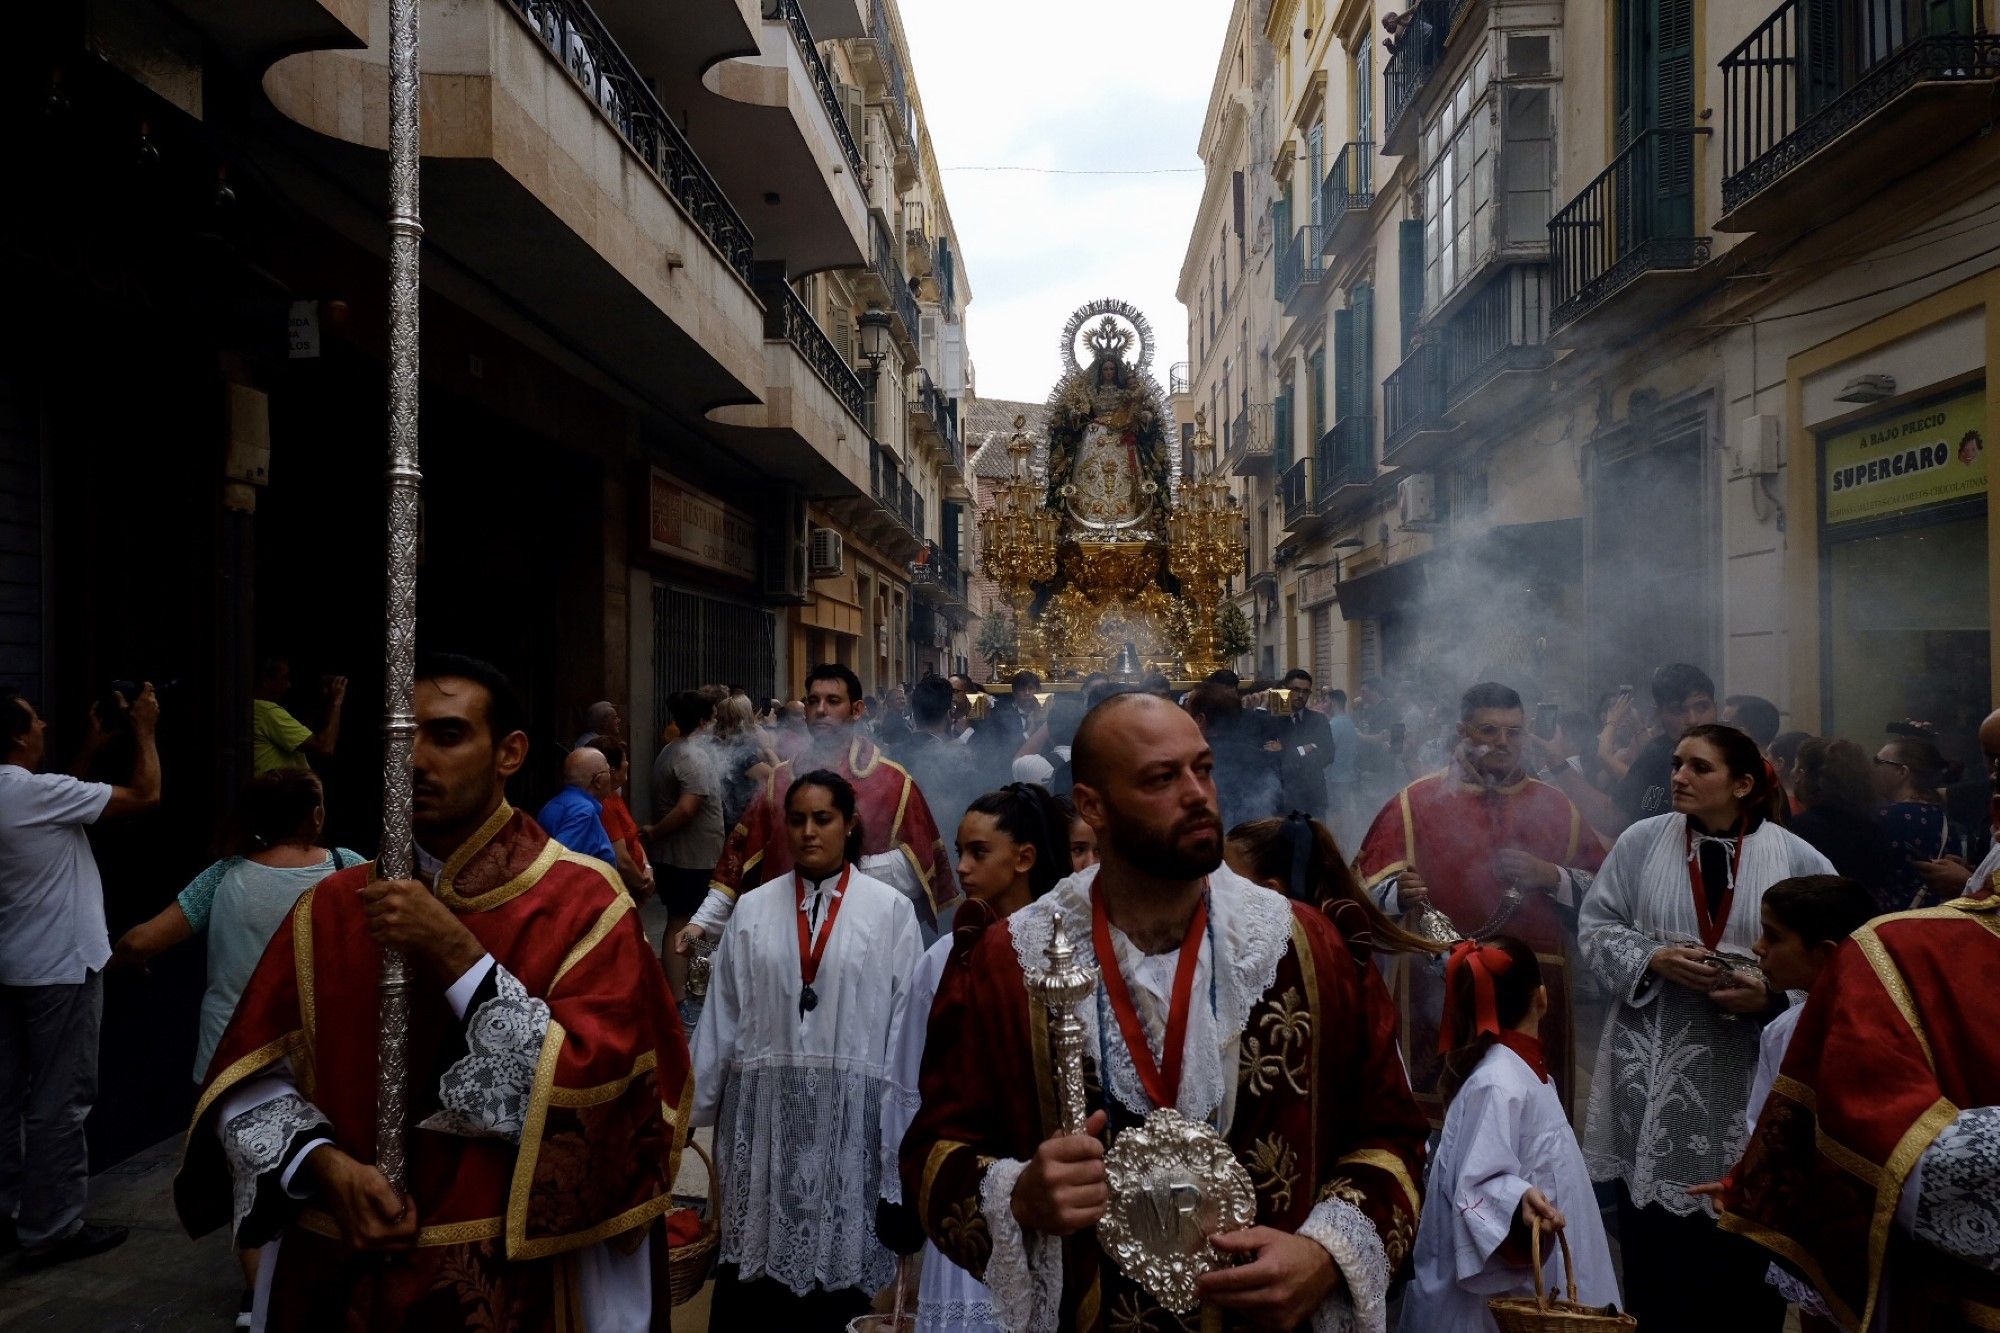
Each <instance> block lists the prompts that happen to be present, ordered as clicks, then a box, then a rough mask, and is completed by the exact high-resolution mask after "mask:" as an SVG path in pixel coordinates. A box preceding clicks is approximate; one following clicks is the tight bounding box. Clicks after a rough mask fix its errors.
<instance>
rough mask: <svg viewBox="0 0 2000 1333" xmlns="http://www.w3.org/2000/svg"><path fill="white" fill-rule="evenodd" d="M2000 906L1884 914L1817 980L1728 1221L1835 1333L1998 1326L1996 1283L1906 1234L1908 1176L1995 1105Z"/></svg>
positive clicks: (1746, 1159)
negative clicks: (1883, 1314) (1804, 1290)
mask: <svg viewBox="0 0 2000 1333" xmlns="http://www.w3.org/2000/svg"><path fill="white" fill-rule="evenodd" d="M1995 996H2000V902H1996V901H1995V900H1992V899H1986V900H1982V901H1974V900H1972V899H1967V898H1961V899H1959V900H1958V901H1956V902H1952V903H1947V904H1945V905H1944V906H1942V907H1933V908H1929V909H1926V910H1923V911H1916V912H1899V913H1895V914H1893V915H1890V916H1885V917H1878V918H1877V919H1876V920H1874V921H1873V922H1870V923H1869V924H1868V925H1866V926H1864V927H1862V928H1861V929H1860V930H1859V931H1857V932H1855V934H1854V937H1853V938H1852V939H1851V940H1849V941H1848V942H1847V943H1846V944H1844V945H1842V946H1841V949H1840V952H1839V953H1838V954H1837V955H1835V957H1834V960H1833V962H1832V963H1831V964H1829V965H1828V967H1827V969H1826V971H1825V972H1824V973H1822V974H1821V975H1820V979H1819V981H1818V982H1817V983H1816V984H1815V985H1814V986H1813V991H1812V997H1811V998H1810V999H1809V1000H1807V1001H1806V1008H1805V1012H1804V1013H1803V1014H1801V1015H1800V1017H1799V1025H1798V1028H1797V1029H1796V1030H1795V1031H1794V1032H1793V1034H1792V1042H1791V1046H1790V1047H1789V1048H1788V1053H1787V1054H1786V1056H1785V1063H1784V1065H1783V1066H1782V1068H1781V1070H1780V1072H1779V1076H1778V1079H1777V1081H1776V1083H1774V1084H1773V1085H1772V1088H1771V1095H1770V1098H1769V1099H1768V1100H1767V1101H1766V1102H1765V1103H1764V1109H1763V1112H1762V1113H1761V1114H1760V1115H1759V1116H1758V1117H1757V1132H1756V1134H1755V1135H1754V1136H1753V1137H1752V1138H1751V1140H1750V1146H1749V1147H1748V1148H1747V1149H1746V1150H1745V1152H1744V1155H1743V1160H1742V1161H1741V1162H1739V1163H1738V1164H1737V1166H1736V1169H1735V1170H1734V1171H1732V1172H1731V1173H1730V1176H1729V1192H1728V1195H1727V1197H1726V1198H1725V1200H1724V1205H1723V1212H1722V1226H1723V1229H1724V1230H1726V1231H1734V1232H1736V1233H1738V1234H1740V1235H1744V1236H1748V1237H1749V1238H1750V1239H1752V1240H1754V1241H1756V1242H1757V1243H1758V1244H1760V1245H1762V1246H1764V1247H1765V1248H1767V1249H1769V1250H1770V1251H1771V1252H1772V1253H1774V1254H1776V1255H1777V1256H1778V1258H1779V1259H1780V1260H1781V1261H1783V1262H1784V1264H1785V1265H1786V1266H1787V1267H1789V1268H1791V1269H1793V1270H1794V1271H1796V1272H1797V1273H1798V1274H1799V1275H1800V1276H1802V1277H1804V1278H1805V1279H1806V1280H1807V1281H1809V1282H1811V1283H1812V1285H1813V1286H1814V1287H1816V1288H1817V1289H1818V1290H1819V1293H1820V1295H1821V1296H1822V1297H1823V1298H1824V1299H1825V1301H1826V1304H1827V1308H1828V1309H1829V1310H1831V1311H1832V1312H1833V1314H1834V1316H1835V1318H1836V1319H1837V1320H1838V1321H1839V1323H1840V1325H1841V1326H1842V1327H1843V1328H1847V1329H1857V1328H1865V1327H1868V1326H1869V1320H1870V1319H1871V1318H1873V1317H1874V1313H1875V1309H1876V1306H1877V1304H1878V1302H1879V1300H1880V1298H1881V1295H1882V1291H1883V1285H1884V1283H1883V1279H1884V1277H1885V1275H1888V1276H1889V1278H1890V1281H1889V1286H1890V1288H1891V1298H1890V1300H1889V1308H1888V1327H1890V1328H1891V1329H1897V1330H1901V1329H1911V1330H1916V1329H1926V1330H1929V1329H1936V1330H1946V1329H1973V1328H1981V1329H1990V1328H2000V1278H1996V1277H1995V1276H1994V1275H1993V1274H1991V1273H1987V1272H1985V1271H1983V1270H1981V1269H1978V1268H1975V1267H1973V1266H1972V1265H1971V1264H1968V1263H1964V1262H1961V1261H1959V1260H1957V1259H1954V1258H1951V1257H1949V1256H1946V1255H1942V1254H1939V1253H1937V1252H1935V1251H1933V1250H1931V1249H1930V1248H1929V1247H1928V1246H1925V1245H1923V1244H1921V1243H1919V1242H1917V1241H1914V1240H1912V1239H1910V1238H1909V1237H1907V1236H1905V1235H1903V1234H1901V1232H1900V1231H1898V1229H1897V1228H1896V1226H1895V1224H1894V1218H1895V1214H1896V1206H1897V1203H1898V1202H1899V1201H1900V1199H1901V1197H1902V1192H1903V1186H1904V1183H1905V1182H1906V1181H1907V1180H1908V1179H1909V1176H1910V1172H1911V1170H1912V1169H1913V1168H1914V1167H1915V1166H1916V1164H1917V1160H1918V1159H1919V1158H1920V1157H1922V1156H1923V1154H1924V1150H1925V1149H1926V1148H1928V1147H1929V1146H1930V1144H1931V1141H1932V1140H1933V1139H1935V1138H1936V1137H1937V1135H1938V1133H1939V1131H1941V1130H1942V1129H1944V1127H1945V1126H1946V1125H1948V1124H1950V1123H1951V1121H1952V1120H1953V1118H1955V1117H1956V1116H1957V1114H1958V1112H1959V1111H1960V1110H1962V1109H1965V1108H1969V1107H1975V1106H1995V1105H2000V1024H1996V1023H1995V1021H1994V1014H1993V1001H1994V997H1995Z"/></svg>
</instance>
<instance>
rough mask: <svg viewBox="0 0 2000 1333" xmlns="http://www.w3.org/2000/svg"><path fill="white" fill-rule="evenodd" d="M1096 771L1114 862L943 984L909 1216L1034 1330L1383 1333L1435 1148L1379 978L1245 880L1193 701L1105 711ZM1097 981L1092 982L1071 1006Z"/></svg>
mask: <svg viewBox="0 0 2000 1333" xmlns="http://www.w3.org/2000/svg"><path fill="white" fill-rule="evenodd" d="M1073 763H1074V766H1075V771H1076V789H1075V799H1076V803H1077V808H1078V811H1079V813H1080V815H1081V816H1082V818H1083V819H1084V820H1086V821H1087V822H1088V823H1089V824H1090V825H1091V827H1092V828H1093V829H1095V830H1096V832H1097V835H1098V845H1099V850H1100V854H1101V856H1102V861H1101V864H1100V865H1099V866H1098V867H1096V868H1095V869H1094V870H1088V871H1085V872H1083V873H1081V874H1078V875H1074V876H1072V877H1070V878H1069V879H1067V880H1065V881H1064V882H1063V883H1062V884H1060V885H1058V886H1057V887H1056V888H1055V889H1054V890H1053V891H1051V892H1050V893H1049V894H1048V895H1046V896H1044V897H1043V898H1041V899H1039V900H1037V901H1036V902H1035V903H1033V904H1031V905H1030V906H1028V907H1026V908H1023V909H1022V910H1020V911H1019V912H1016V913H1015V914H1014V915H1013V916H1012V917H1010V918H1008V919H1007V920H1006V921H1005V922H1002V923H1000V924H999V925H996V926H993V927H991V928H989V929H988V930H987V931H986V933H985V934H984V936H982V937H981V939H980V940H979V942H978V943H977V944H976V945H975V946H974V947H973V948H972V950H971V952H970V953H969V954H968V955H967V956H966V958H965V960H964V962H963V963H962V964H960V965H955V967H954V968H953V970H951V971H950V972H948V973H947V975H946V977H945V980H944V983H943V986H942V988H941V990H940V993H939V995H938V998H937V1001H936V1004H935V1005H934V1007H933V1009H932V1013H931V1029H932V1034H933V1036H932V1039H931V1041H930V1043H929V1045H928V1047H927V1050H926V1055H925V1062H924V1070H923V1076H922V1081H921V1096H922V1106H921V1109H920V1110H919V1111H918V1113H917V1117H916V1120H915V1122H914V1123H913V1124H912V1126H911V1128H910V1131H909V1132H908V1134H906V1135H905V1136H904V1139H903V1143H902V1152H901V1167H902V1173H903V1197H904V1199H905V1200H906V1201H907V1202H909V1203H911V1204H912V1205H913V1206H914V1207H915V1209H916V1211H917V1213H918V1215H919V1217H920V1219H921V1221H922V1223H923V1225H924V1228H925V1230H926V1232H927V1233H928V1234H929V1235H930V1238H931V1239H932V1240H933V1241H934V1242H935V1243H936V1244H937V1246H938V1248H939V1250H940V1251H942V1252H943V1253H944V1254H945V1255H946V1257H948V1258H950V1259H951V1260H952V1261H953V1262H955V1263H957V1264H959V1265H960V1266H961V1267H964V1268H965V1269H967V1270H968V1271H970V1272H971V1273H973V1274H974V1275H975V1276H977V1277H980V1278H981V1279H982V1280H983V1281H985V1282H986V1284H987V1285H988V1286H989V1287H990V1288H991V1289H992V1292H993V1298H994V1303H995V1307H996V1311H997V1312H998V1313H999V1315H1000V1318H1001V1322H1002V1323H1003V1324H1004V1325H1005V1326H1006V1327H1008V1328H1010V1329H1017V1330H1031V1331H1041V1330H1054V1329H1057V1328H1062V1329H1077V1330H1098V1329H1112V1328H1135V1327H1151V1326H1154V1325H1155V1324H1156V1323H1158V1322H1160V1321H1163V1320H1164V1321H1172V1322H1177V1317H1179V1316H1188V1315H1191V1314H1192V1313H1193V1312H1194V1311H1196V1310H1204V1311H1206V1310H1208V1309H1211V1308H1212V1309H1213V1310H1215V1311H1217V1312H1221V1313H1223V1314H1225V1315H1226V1317H1228V1318H1231V1319H1235V1320H1241V1321H1247V1322H1249V1323H1253V1324H1255V1325H1257V1326H1260V1327H1266V1328H1297V1327H1303V1326H1305V1325H1307V1324H1308V1322H1312V1323H1315V1324H1317V1323H1318V1322H1319V1321H1321V1320H1322V1319H1325V1320H1329V1321H1330V1320H1336V1319H1337V1320H1343V1321H1349V1320H1351V1322H1352V1325H1353V1326H1354V1327H1357V1328H1360V1329H1363V1330H1379V1329H1381V1328H1382V1327H1383V1318H1384V1304H1385V1299H1386V1295H1387V1291H1388V1286H1389V1281H1390V1277H1391V1275H1392V1274H1393V1273H1394V1272H1395V1271H1396V1269H1398V1268H1399V1267H1400V1266H1401V1265H1402V1263H1403V1261H1404V1259H1405V1258H1406V1256H1407V1255H1408V1252H1409V1248H1410V1244H1411V1241H1412V1240H1413V1238H1414V1237H1415V1235H1416V1224H1417V1209H1418V1205H1419V1201H1420V1198H1421V1195H1420V1192H1419V1190H1418V1189H1417V1186H1416V1183H1415V1182H1416V1180H1417V1178H1418V1176H1419V1174H1420V1173H1421V1170H1422V1162H1423V1150H1424V1135H1425V1125H1424V1120H1423V1117H1422V1115H1421V1114H1420V1113H1419V1112H1418V1110H1417V1107H1416V1104H1415V1102H1414V1101H1413V1100H1412V1099H1411V1097H1410V1092H1409V1087H1408V1085H1407V1084H1406V1083H1405V1081H1404V1078H1403V1074H1402V1069H1401V1065H1400V1063H1399V1061H1398V1057H1397V1053H1396V1044H1395V1019H1394V1015H1393V1013H1392V1012H1391V1009H1390V1005H1389V997H1388V994H1387V992H1386V991H1385V990H1384V988H1383V985H1382V982H1381V980H1380V978H1379V977H1378V976H1377V975H1376V973H1375V972H1374V970H1373V969H1372V968H1369V967H1368V966H1366V965H1365V963H1364V962H1363V961H1362V960H1361V959H1360V958H1358V957H1357V953H1356V951H1355V950H1354V949H1353V947H1352V946H1351V945H1350V943H1349V941H1347V940H1346V939H1344V938H1343V937H1342V935H1341V934H1340V932H1339V930H1338V929H1336V928H1335V927H1334V926H1333V924H1332V923H1331V922H1329V921H1328V920H1327V919H1326V918H1325V917H1324V916H1323V915H1321V914H1320V913H1319V911H1318V910H1317V909H1315V908H1311V907H1308V906H1305V905H1303V904H1294V903H1292V902H1290V901H1289V900H1288V899H1286V898H1285V897H1284V896H1283V895H1281V894H1277V893H1273V892H1271V891H1270V890H1268V889H1264V888H1261V887H1259V886H1257V885H1255V884H1252V883H1251V882H1249V881H1248V880H1245V879H1242V878H1241V877H1239V876H1237V875H1235V874H1234V873H1232V872H1231V871H1229V870H1228V869H1226V868H1224V867H1223V866H1222V864H1221V862H1222V846H1223V830H1222V823H1221V819H1220V817H1219V814H1218V811H1217V804H1216V794H1215V784H1214V780H1213V776H1212V770H1213V765H1214V758H1213V755H1212V754H1211V753H1210V752H1209V749H1208V746H1207V744H1206V743H1205V742H1204V741H1203V739H1202V736H1201V733H1200V731H1199V730H1198V729H1197V728H1196V727H1195V725H1194V723H1193V721H1192V720H1191V719H1189V718H1188V716H1187V715H1186V714H1185V713H1183V712H1181V711H1180V710H1179V709H1177V708H1175V707H1174V706H1173V704H1172V703H1171V702H1170V701H1167V700H1164V699H1159V698H1155V697H1153V696H1150V695H1145V694H1122V695H1114V696H1112V697H1111V698H1109V699H1107V700H1105V701H1104V702H1102V703H1101V704H1099V705H1098V706H1097V707H1096V708H1095V709H1093V710H1092V711H1091V713H1090V714H1089V715H1088V716H1087V717H1086V718H1085V719H1084V722H1083V725H1082V727H1081V728H1080V729H1079V730H1078V732H1077V736H1076V745H1075V749H1074V751H1073ZM1058 930H1060V932H1061V935H1062V940H1061V942H1060V944H1059V943H1058V941H1057V939H1056V934H1057V931H1058ZM1078 969H1081V971H1082V972H1083V974H1084V975H1085V976H1093V975H1094V977H1095V982H1094V984H1092V983H1090V982H1088V981H1086V982H1083V983H1082V984H1079V985H1075V986H1071V985H1069V984H1068V982H1067V981H1065V982H1064V984H1063V985H1061V986H1060V987H1054V988H1052V987H1051V985H1050V984H1049V978H1050V977H1051V976H1055V975H1062V976H1064V977H1065V978H1073V977H1075V975H1076V971H1077V970H1078ZM1076 994H1083V995H1084V997H1085V998H1083V999H1081V1000H1080V1001H1075V1002H1074V1004H1073V1009H1066V1010H1065V1012H1063V1013H1060V1014H1058V1013H1055V1012H1054V1010H1055V1009H1057V1008H1063V1007H1064V1006H1062V1005H1058V1004H1053V1003H1052V1002H1051V1001H1050V1000H1049V999H1048V998H1047V997H1049V996H1051V995H1072V996H1073V995H1076ZM1075 1046H1081V1048H1082V1049H1081V1054H1082V1060H1081V1061H1080V1062H1077V1061H1074V1060H1073V1059H1072V1058H1070V1057H1072V1056H1073V1055H1074V1054H1076V1051H1075V1049H1074V1047H1075ZM1064 1070H1068V1071H1070V1072H1069V1074H1068V1075H1067V1076H1064V1074H1063V1071H1064ZM1086 1070H1087V1071H1088V1076H1087V1077H1084V1078H1083V1080H1082V1081H1083V1082H1084V1087H1082V1088H1081V1089H1078V1088H1075V1087H1071V1086H1067V1085H1068V1084H1071V1083H1074V1082H1076V1081H1077V1080H1078V1077H1079V1074H1081V1073H1082V1071H1086ZM1059 1078H1060V1079H1061V1081H1062V1083H1063V1084H1064V1085H1065V1086H1062V1087H1058V1085H1057V1084H1058V1079H1059ZM1078 1105H1081V1106H1082V1107H1083V1109H1084V1110H1085V1111H1086V1112H1087V1113H1088V1114H1087V1119H1086V1120H1085V1122H1084V1124H1083V1125H1082V1130H1083V1132H1081V1133H1078V1132H1075V1130H1076V1128H1077V1127H1076V1126H1075V1125H1070V1124H1065V1123H1064V1121H1065V1115H1064V1111H1063V1108H1064V1107H1065V1106H1071V1107H1074V1106H1078ZM1107 1131H1108V1134H1107ZM1104 1137H1108V1151H1107V1148H1106V1145H1105V1143H1104V1142H1103V1141H1101V1140H1102V1138H1104Z"/></svg>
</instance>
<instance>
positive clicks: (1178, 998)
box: [1090, 884, 1208, 1108]
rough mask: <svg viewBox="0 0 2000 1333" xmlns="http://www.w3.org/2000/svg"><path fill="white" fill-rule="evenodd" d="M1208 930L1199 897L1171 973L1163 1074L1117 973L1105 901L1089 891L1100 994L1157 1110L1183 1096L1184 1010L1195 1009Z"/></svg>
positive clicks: (1205, 907) (1205, 910)
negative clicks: (1198, 972)
mask: <svg viewBox="0 0 2000 1333" xmlns="http://www.w3.org/2000/svg"><path fill="white" fill-rule="evenodd" d="M1207 930H1208V895H1207V894H1203V895H1202V897H1201V901H1200V902H1198V903H1196V904H1195V909H1194V914H1193V915H1192V916H1190V917H1189V918H1188V928H1187V935H1186V937H1185V938H1183V939H1182V940H1181V957H1180V962H1179V963H1178V964H1177V965H1176V966H1175V968H1174V990H1173V995H1172V997H1171V1000H1170V1001H1169V1003H1168V1005H1167V1044H1166V1047H1165V1049H1164V1054H1165V1056H1166V1068H1165V1070H1162V1069H1161V1068H1160V1066H1159V1065H1158V1064H1156V1063H1154V1061H1153V1048H1152V1047H1151V1046H1149V1045H1147V1043H1146V1029H1145V1026H1144V1025H1143V1024H1141V1023H1140V1022H1139V1010H1138V1009H1137V1007H1135V1006H1134V1005H1133V1003H1132V992H1131V991H1130V990H1129V989H1127V987H1126V985H1125V974H1124V973H1123V972H1121V971H1120V970H1119V968H1118V952H1117V950H1115V949H1114V948H1112V946H1111V918H1110V917H1108V916H1106V915H1105V912H1104V895H1103V894H1102V893H1100V892H1098V890H1097V886H1096V885H1095V884H1093V885H1091V889H1090V939H1091V944H1092V946H1093V947H1094V948H1095V949H1096V951H1097V965H1098V967H1099V968H1100V969H1101V970H1102V971H1103V973H1104V990H1105V993H1106V995H1108V996H1109V997H1110V1000H1111V1012H1112V1013H1113V1014H1114V1015H1116V1016H1117V1018H1118V1030H1119V1031H1120V1032H1121V1033H1123V1034H1124V1036H1125V1046H1126V1048H1127V1049H1128V1050H1130V1051H1131V1052H1132V1067H1133V1068H1134V1069H1136V1070H1137V1071H1138V1073H1139V1082H1141V1083H1142V1084H1144V1085H1145V1088H1146V1095H1147V1096H1148V1097H1151V1098H1152V1099H1153V1105H1154V1106H1156V1107H1162V1108H1170V1107H1173V1106H1175V1105H1178V1104H1179V1102H1180V1096H1181V1056H1182V1054H1183V1053H1184V1052H1185V1051H1186V1049H1187V1026H1188V1010H1189V1009H1190V1008H1191V1007H1192V1006H1193V1003H1194V969H1195V964H1196V963H1197V962H1199V961H1200V959H1201V937H1202V935H1203V934H1204V933H1205V932H1206V931H1207Z"/></svg>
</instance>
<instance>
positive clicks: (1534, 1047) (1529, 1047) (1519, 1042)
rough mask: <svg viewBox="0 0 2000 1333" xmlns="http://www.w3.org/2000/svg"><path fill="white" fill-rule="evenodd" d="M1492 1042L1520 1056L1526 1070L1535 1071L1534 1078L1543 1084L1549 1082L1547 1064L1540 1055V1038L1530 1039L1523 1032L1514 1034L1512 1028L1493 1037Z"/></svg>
mask: <svg viewBox="0 0 2000 1333" xmlns="http://www.w3.org/2000/svg"><path fill="white" fill-rule="evenodd" d="M1493 1040H1494V1041H1496V1042H1497V1043H1499V1044H1500V1045H1502V1046H1505V1047H1506V1048H1507V1049H1508V1050H1510V1051H1512V1052H1513V1053H1514V1054H1516V1055H1518V1056H1520V1057H1521V1059H1522V1061H1523V1062H1524V1063H1526V1064H1527V1066H1528V1068H1530V1069H1532V1070H1534V1071H1535V1077H1536V1078H1538V1079H1540V1080H1541V1081H1542V1082H1544V1083H1546V1082H1548V1081H1549V1062H1548V1060H1547V1059H1546V1058H1545V1057H1544V1056H1543V1055H1542V1039H1541V1038H1540V1037H1531V1036H1529V1035H1528V1034H1527V1033H1525V1032H1516V1031H1514V1030H1513V1029H1512V1028H1509V1029H1507V1031H1505V1032H1502V1033H1500V1034H1499V1035H1497V1036H1496V1037H1494V1039H1493Z"/></svg>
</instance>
